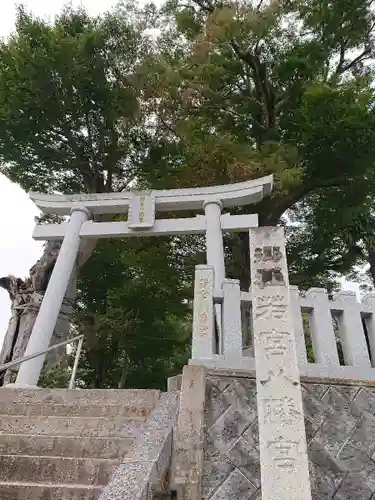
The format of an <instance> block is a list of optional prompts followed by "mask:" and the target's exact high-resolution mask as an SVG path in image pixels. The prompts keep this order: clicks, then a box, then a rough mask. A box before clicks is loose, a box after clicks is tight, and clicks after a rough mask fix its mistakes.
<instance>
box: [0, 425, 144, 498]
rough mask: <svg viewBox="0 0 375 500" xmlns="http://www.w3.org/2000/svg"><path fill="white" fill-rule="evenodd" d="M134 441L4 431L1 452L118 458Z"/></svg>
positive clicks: (115, 438)
mask: <svg viewBox="0 0 375 500" xmlns="http://www.w3.org/2000/svg"><path fill="white" fill-rule="evenodd" d="M134 442H135V439H134V438H130V437H129V438H119V437H109V438H106V437H95V438H94V437H80V436H76V437H71V436H42V435H25V434H1V435H0V454H3V455H16V454H20V455H31V456H32V455H40V456H42V455H44V456H55V457H57V456H65V457H81V458H88V457H92V458H111V459H116V458H122V457H123V456H125V455H126V454H127V453H128V452H129V450H130V449H131V448H132V446H133V445H134ZM0 498H1V497H0Z"/></svg>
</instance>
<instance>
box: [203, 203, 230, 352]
mask: <svg viewBox="0 0 375 500" xmlns="http://www.w3.org/2000/svg"><path fill="white" fill-rule="evenodd" d="M222 208H223V204H222V202H221V201H220V200H219V199H213V200H207V201H205V202H204V203H203V209H204V213H205V215H206V251H207V264H208V265H210V266H213V268H214V271H215V282H214V289H215V290H220V289H222V287H223V282H224V279H225V262H224V242H223V232H222V230H221V219H220V218H221V210H222ZM215 317H216V325H217V331H218V337H219V338H218V342H219V345H218V350H219V354H221V353H222V352H223V338H222V310H221V305H220V304H216V305H215Z"/></svg>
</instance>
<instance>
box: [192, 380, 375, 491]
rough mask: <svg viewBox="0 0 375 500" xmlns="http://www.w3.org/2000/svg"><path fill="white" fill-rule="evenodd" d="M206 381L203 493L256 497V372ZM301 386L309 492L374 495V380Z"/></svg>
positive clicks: (257, 456) (258, 473)
mask: <svg viewBox="0 0 375 500" xmlns="http://www.w3.org/2000/svg"><path fill="white" fill-rule="evenodd" d="M207 385H208V391H207V395H208V396H207V401H206V408H205V450H204V473H203V485H202V500H233V499H235V500H249V499H250V500H260V499H261V491H260V464H259V443H258V423H257V409H256V394H255V391H256V384H255V379H250V378H249V379H245V378H240V377H237V378H235V377H222V378H221V377H216V376H215V377H214V376H209V377H208V381H207ZM302 394H303V404H304V414H305V429H306V436H307V442H308V455H309V471H310V482H311V488H312V499H313V500H356V499H361V500H362V499H364V500H370V499H371V500H374V499H375V388H371V387H365V388H364V387H361V386H354V385H350V386H349V385H330V384H309V383H308V382H304V383H303V391H302ZM231 418H233V421H230V419H231Z"/></svg>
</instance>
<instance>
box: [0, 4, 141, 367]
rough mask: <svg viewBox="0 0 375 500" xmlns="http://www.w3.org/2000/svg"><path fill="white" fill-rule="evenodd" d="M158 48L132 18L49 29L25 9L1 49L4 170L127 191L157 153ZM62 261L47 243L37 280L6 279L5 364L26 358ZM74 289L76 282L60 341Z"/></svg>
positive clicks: (62, 185)
mask: <svg viewBox="0 0 375 500" xmlns="http://www.w3.org/2000/svg"><path fill="white" fill-rule="evenodd" d="M149 45H150V44H149V42H148V39H147V38H146V36H145V35H144V34H143V27H142V23H141V19H140V18H139V17H138V18H137V19H136V20H134V19H133V12H131V11H130V10H129V11H122V13H121V14H120V13H119V12H116V13H113V14H106V15H105V16H104V17H101V18H91V17H90V16H88V14H87V13H86V12H85V11H83V10H71V9H66V10H64V12H63V13H62V14H61V15H60V16H58V17H57V18H56V20H55V22H54V23H53V24H49V23H47V22H44V21H42V20H40V19H37V18H35V17H33V16H32V15H29V14H27V13H26V12H25V11H24V10H23V9H22V8H21V9H19V10H18V16H17V22H16V31H15V33H14V34H13V35H12V36H11V37H10V38H9V40H6V41H2V42H1V43H0V161H1V167H0V171H1V172H2V173H4V174H5V175H6V176H8V178H10V179H11V180H12V181H14V182H17V183H19V184H20V185H21V186H22V187H23V188H24V189H25V190H34V191H42V192H46V193H53V192H60V193H61V192H65V193H75V192H89V193H92V192H111V191H116V190H122V189H124V188H126V186H127V185H128V183H129V182H130V181H133V180H134V179H135V177H136V176H137V173H138V171H139V168H140V165H141V164H142V161H143V158H144V156H145V155H147V149H148V137H147V130H146V128H145V127H144V124H145V121H146V120H147V118H148V117H147V116H146V115H145V114H144V113H143V112H142V109H141V106H140V101H139V96H140V89H139V85H138V84H137V77H136V67H137V64H138V63H139V61H140V60H142V59H143V58H144V57H145V55H146V54H147V53H148V50H149V48H148V47H149ZM57 253H58V246H56V245H55V244H47V245H46V247H45V251H44V254H43V257H42V258H41V259H40V260H39V261H38V263H37V264H36V266H34V268H33V269H32V270H31V277H30V279H27V280H26V281H24V280H21V279H19V278H14V277H8V278H5V279H2V280H1V281H0V286H2V287H4V288H5V289H7V290H8V292H9V294H10V298H11V300H12V320H11V322H10V324H9V329H8V332H7V334H6V341H5V343H4V348H3V351H2V354H1V357H0V363H1V362H3V361H8V360H10V359H11V358H12V357H13V358H14V357H19V356H20V355H22V352H23V350H24V348H25V344H26V343H27V339H28V337H29V335H30V332H31V329H32V327H33V324H34V321H35V317H36V313H37V310H38V307H39V304H40V301H41V299H42V297H43V294H44V291H45V289H46V286H47V284H48V279H49V276H50V273H51V270H52V268H53V266H54V263H55V260H56V256H57ZM86 253H87V252H86ZM73 278H74V276H73ZM74 289H75V286H74V279H73V280H72V283H71V286H70V292H71V293H69V295H68V296H67V298H66V304H65V309H64V310H63V311H62V313H63V315H62V316H61V318H60V321H59V323H58V325H57V328H56V332H55V333H56V336H58V337H60V338H61V336H63V337H66V336H67V335H68V333H69V323H70V315H71V313H72V307H71V301H72V300H74V294H75V292H74ZM66 313H67V314H66Z"/></svg>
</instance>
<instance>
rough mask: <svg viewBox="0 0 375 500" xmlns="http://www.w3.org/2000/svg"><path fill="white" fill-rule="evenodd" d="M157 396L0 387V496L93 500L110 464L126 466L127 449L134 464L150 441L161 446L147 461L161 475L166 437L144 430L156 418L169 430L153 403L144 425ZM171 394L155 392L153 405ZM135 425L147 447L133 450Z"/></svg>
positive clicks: (109, 471)
mask: <svg viewBox="0 0 375 500" xmlns="http://www.w3.org/2000/svg"><path fill="white" fill-rule="evenodd" d="M159 395H160V393H159V391H126V390H109V391H106V390H93V391H86V390H83V391H78V390H77V391H72V390H35V391H34V390H17V389H1V401H0V499H1V500H19V499H21V498H22V499H26V498H27V499H30V500H42V499H43V500H55V499H57V498H58V499H59V500H96V499H97V498H98V496H99V494H100V492H101V490H102V487H103V486H105V485H106V484H108V481H109V480H110V477H111V475H112V473H113V472H114V470H115V469H116V467H117V466H118V465H119V464H121V465H120V468H121V466H123V467H125V468H126V464H125V463H124V462H125V461H126V455H127V454H128V453H129V452H130V451H131V452H133V459H134V453H136V454H138V459H139V460H140V461H143V462H142V463H145V462H144V460H145V459H146V455H147V457H151V458H150V460H153V457H154V455H153V453H152V448H151V442H154V443H155V442H156V443H157V444H158V445H160V444H161V443H163V446H162V451H164V454H163V460H164V462H163V463H162V462H161V461H160V460H158V461H157V462H156V461H153V462H152V463H153V464H155V465H156V463H157V468H156V467H155V466H154V469H153V471H155V468H156V469H157V470H156V474H155V475H156V476H157V475H158V474H160V475H162V474H164V471H165V469H166V468H167V466H168V464H169V457H170V448H171V443H170V441H171V439H170V437H168V439H169V441H168V440H163V436H162V435H161V433H160V432H158V429H155V428H153V429H151V428H150V427H152V425H151V424H152V423H153V422H155V421H156V422H157V423H158V425H160V423H161V422H163V423H165V424H166V425H168V426H169V428H170V427H171V425H172V424H171V422H170V421H169V420H168V414H165V413H163V412H162V411H161V407H160V406H157V408H156V409H155V410H154V411H152V414H151V415H150V416H149V418H148V419H147V422H146V424H145V425H144V422H145V420H146V418H147V415H148V414H149V413H150V410H152V409H153V407H154V406H155V403H156V401H157V399H158V398H159ZM177 397H178V393H174V394H163V395H162V398H161V401H160V402H161V403H163V402H165V400H166V399H167V400H170V399H172V400H174V401H175V402H176V400H177ZM175 406H177V403H175ZM143 426H144V430H145V438H146V441H144V442H146V444H147V446H145V447H144V448H143V449H142V450H140V449H139V447H138V448H137V447H135V449H134V448H133V446H134V444H135V441H136V439H137V437H139V434H140V435H141V436H142V433H141V432H140V431H141V430H142V429H143ZM137 442H138V444H139V440H138V441H137ZM141 442H142V440H141ZM168 445H169V452H168V450H167V449H166V447H168ZM141 452H142V453H143V455H142V456H141ZM122 462H123V463H122ZM143 482H144V477H143V478H142V483H143ZM132 494H133V490H130V495H131V496H130V497H128V498H132V500H133V499H134V497H133V496H132ZM124 498H125V496H124V495H123V492H122V496H121V500H124ZM111 500H114V499H113V498H112V497H111Z"/></svg>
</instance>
